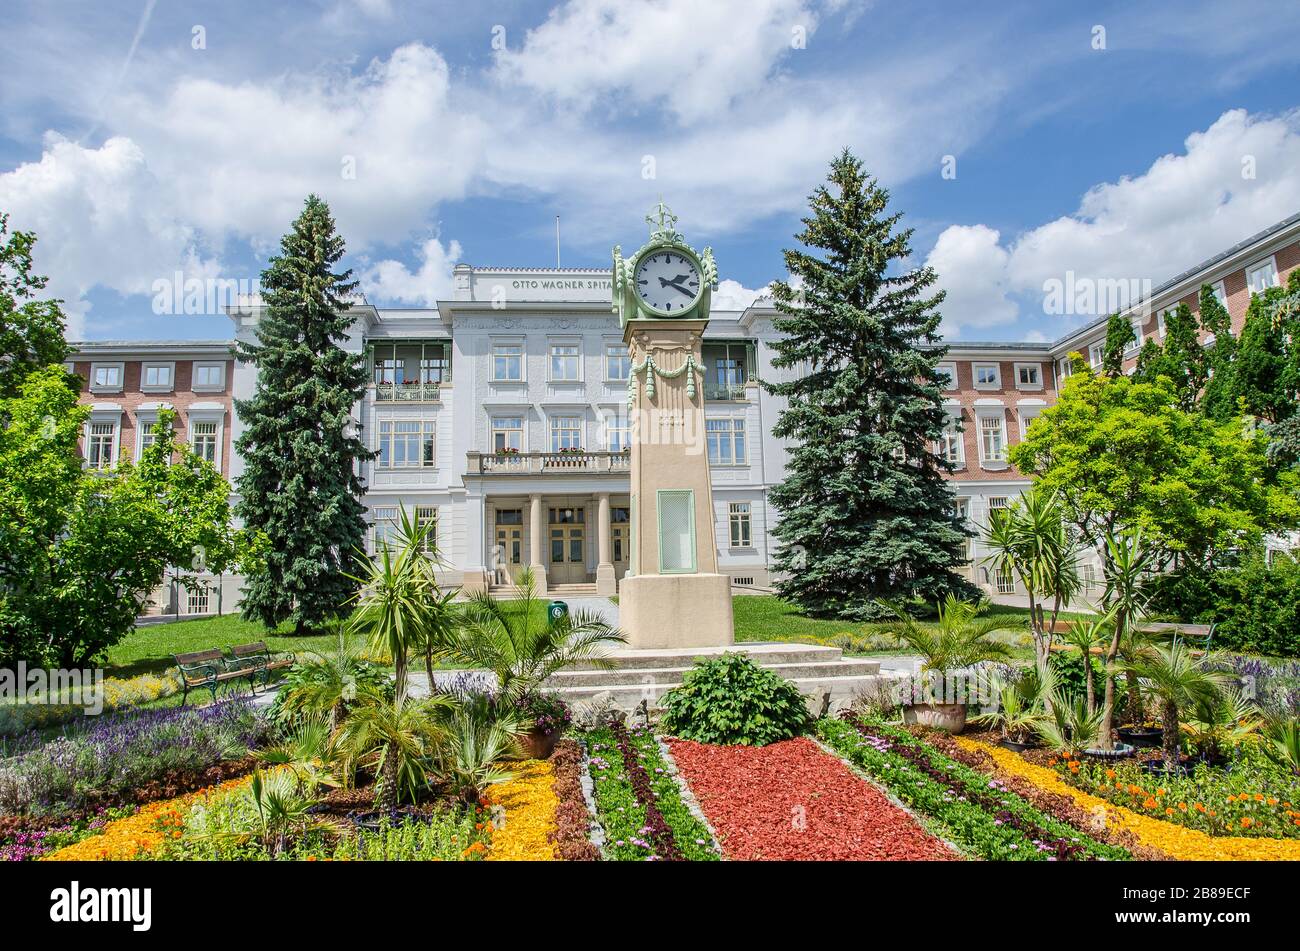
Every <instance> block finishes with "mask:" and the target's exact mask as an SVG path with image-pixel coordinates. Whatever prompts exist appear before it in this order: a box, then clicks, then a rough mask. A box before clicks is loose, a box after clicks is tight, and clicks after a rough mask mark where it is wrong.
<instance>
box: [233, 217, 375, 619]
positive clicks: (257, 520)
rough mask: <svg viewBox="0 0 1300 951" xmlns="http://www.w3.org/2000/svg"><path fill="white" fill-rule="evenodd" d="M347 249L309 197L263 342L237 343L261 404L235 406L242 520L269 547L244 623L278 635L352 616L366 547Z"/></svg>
mask: <svg viewBox="0 0 1300 951" xmlns="http://www.w3.org/2000/svg"><path fill="white" fill-rule="evenodd" d="M343 251H344V243H343V239H342V237H340V236H339V235H338V234H337V233H336V232H335V230H334V219H333V218H332V217H331V216H330V211H329V206H328V205H326V204H325V202H324V201H322V200H321V199H319V198H317V197H316V196H315V195H311V196H309V197H308V199H307V202H306V205H305V207H304V208H303V212H302V214H301V215H299V216H298V220H297V221H295V222H294V223H293V228H292V230H291V231H290V232H289V233H288V234H286V235H285V236H284V237H283V238H282V239H281V241H280V254H279V255H277V256H276V257H273V258H271V260H270V262H269V263H268V266H267V268H266V270H265V271H263V272H262V299H263V303H264V304H265V310H264V312H263V314H262V318H261V320H260V321H259V322H258V325H257V340H258V343H257V344H256V345H252V344H245V343H240V344H239V345H238V352H239V358H240V359H241V360H245V361H249V362H251V363H254V364H256V366H257V388H256V390H255V391H254V393H253V396H252V398H251V399H247V400H236V401H235V407H236V409H237V411H238V412H239V416H240V419H241V420H242V421H243V423H244V432H243V434H242V435H241V436H240V438H239V440H238V441H237V443H236V447H237V448H238V450H239V452H240V454H241V455H242V456H243V458H244V465H245V468H244V473H243V475H241V476H240V477H239V480H238V487H239V494H240V501H239V507H238V514H239V515H240V517H242V518H243V520H244V524H245V526H247V527H248V528H252V529H257V530H260V531H261V532H263V533H265V535H266V537H267V540H268V545H267V551H266V556H265V560H264V564H263V565H262V566H261V567H260V568H259V570H257V571H256V572H254V573H253V574H252V575H251V576H250V577H249V578H248V585H247V587H246V588H245V591H244V601H243V610H244V615H245V616H246V617H249V618H254V619H257V620H260V621H261V622H262V623H264V624H266V625H268V626H274V625H276V624H279V623H281V622H283V621H286V620H287V621H290V622H292V623H293V625H294V628H295V630H297V631H299V632H305V631H308V630H312V629H315V628H317V627H319V626H320V624H321V623H322V622H323V621H324V620H325V619H327V618H329V617H331V616H335V615H337V614H339V613H340V612H341V610H343V605H344V603H345V602H346V601H347V599H348V598H349V597H350V596H351V595H352V593H353V592H354V590H355V584H354V582H352V581H351V580H350V579H349V578H348V574H350V573H352V562H353V557H354V553H355V551H356V550H357V549H358V548H359V547H360V546H361V545H362V543H363V542H364V539H365V521H364V518H363V512H364V508H363V506H362V504H361V501H360V498H361V495H362V493H363V492H364V487H363V485H362V483H361V480H360V479H359V478H358V476H357V463H358V461H360V460H362V459H366V458H368V457H369V455H370V454H369V453H368V452H367V450H366V448H365V446H364V445H363V444H362V443H361V441H360V439H359V438H358V437H357V435H356V433H355V432H354V427H353V425H352V409H353V406H354V405H355V404H356V402H357V401H358V400H359V399H361V396H362V393H363V391H364V389H365V384H366V371H365V364H364V360H363V358H362V357H361V356H359V355H357V354H354V353H349V352H348V351H346V350H344V349H343V348H342V347H341V346H340V343H341V342H342V341H343V340H344V339H345V337H346V336H347V332H348V328H349V325H350V324H351V322H352V318H350V317H349V316H347V314H346V311H347V308H348V297H349V295H350V294H351V293H352V292H353V291H354V290H355V289H356V286H357V285H356V282H355V281H353V280H352V279H351V277H352V272H351V271H350V270H349V271H341V272H337V271H335V270H334V267H335V265H336V264H337V263H338V262H339V260H340V259H341V258H342V257H343Z"/></svg>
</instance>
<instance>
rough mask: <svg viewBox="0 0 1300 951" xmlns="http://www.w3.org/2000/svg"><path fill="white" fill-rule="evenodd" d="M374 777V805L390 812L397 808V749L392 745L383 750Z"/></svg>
mask: <svg viewBox="0 0 1300 951" xmlns="http://www.w3.org/2000/svg"><path fill="white" fill-rule="evenodd" d="M376 779H377V782H376V787H377V788H376V789H375V807H376V808H378V809H380V810H381V811H383V812H392V811H393V810H395V809H396V808H397V751H396V750H394V749H393V748H392V746H389V747H387V748H385V750H384V754H383V761H382V762H381V763H380V765H379V775H378V777H376Z"/></svg>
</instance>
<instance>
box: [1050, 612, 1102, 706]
mask: <svg viewBox="0 0 1300 951" xmlns="http://www.w3.org/2000/svg"><path fill="white" fill-rule="evenodd" d="M1112 626H1113V623H1112V615H1111V614H1106V615H1103V616H1102V617H1099V618H1097V619H1096V620H1093V621H1076V622H1074V623H1073V624H1070V625H1069V626H1068V627H1067V628H1066V630H1065V633H1064V634H1063V635H1062V636H1061V639H1062V640H1063V641H1065V642H1066V643H1067V644H1069V645H1070V646H1071V647H1073V648H1074V649H1075V650H1077V651H1078V652H1079V654H1080V655H1081V656H1082V657H1083V683H1084V699H1085V702H1086V703H1087V706H1088V712H1089V713H1092V712H1093V711H1094V710H1096V709H1097V696H1096V690H1095V688H1094V686H1093V678H1092V651H1093V649H1094V648H1097V647H1101V646H1102V645H1103V644H1105V643H1107V642H1108V641H1109V640H1110V637H1111V635H1112V633H1113V631H1112Z"/></svg>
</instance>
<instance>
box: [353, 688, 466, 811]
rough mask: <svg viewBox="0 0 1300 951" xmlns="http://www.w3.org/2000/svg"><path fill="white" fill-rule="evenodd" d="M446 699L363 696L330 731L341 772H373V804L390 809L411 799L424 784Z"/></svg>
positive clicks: (441, 738)
mask: <svg viewBox="0 0 1300 951" xmlns="http://www.w3.org/2000/svg"><path fill="white" fill-rule="evenodd" d="M452 706H453V704H452V701H451V700H450V699H449V698H447V697H432V698H430V699H428V700H412V699H411V698H409V697H405V698H402V697H399V698H398V699H396V700H394V701H393V702H391V703H389V702H388V701H386V700H384V699H383V698H381V697H377V696H374V695H369V694H367V695H366V696H364V697H362V699H361V702H360V703H358V704H357V706H356V707H355V708H354V709H353V710H351V711H350V712H349V713H348V718H347V719H346V720H345V721H344V722H343V725H342V726H341V727H340V728H339V731H338V733H337V734H336V735H335V744H336V748H337V750H338V752H339V755H340V765H341V766H342V768H343V772H344V775H345V776H346V777H347V778H348V779H350V778H351V777H352V776H353V775H355V773H356V770H357V768H358V767H359V766H360V767H365V768H366V769H369V770H371V771H372V772H373V773H374V776H375V807H376V808H377V809H385V810H392V809H395V808H396V807H397V804H398V802H400V801H402V800H407V801H414V800H415V798H416V797H417V796H418V795H419V794H420V792H421V791H422V790H423V789H424V787H425V786H426V785H427V783H428V766H429V764H430V762H431V761H432V758H433V756H434V755H435V753H436V751H437V748H438V746H439V744H441V743H442V742H444V741H445V738H446V730H445V728H444V727H443V726H442V725H441V723H440V722H439V719H440V716H439V715H440V714H444V713H445V712H447V711H448V710H450V709H451V708H452Z"/></svg>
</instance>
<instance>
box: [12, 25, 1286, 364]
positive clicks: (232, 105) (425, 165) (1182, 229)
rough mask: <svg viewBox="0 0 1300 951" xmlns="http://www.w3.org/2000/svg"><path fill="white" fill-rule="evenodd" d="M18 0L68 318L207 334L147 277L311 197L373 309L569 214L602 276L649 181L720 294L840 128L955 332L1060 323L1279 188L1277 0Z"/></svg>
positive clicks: (744, 271) (536, 248) (549, 235)
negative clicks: (887, 198) (1098, 287)
mask: <svg viewBox="0 0 1300 951" xmlns="http://www.w3.org/2000/svg"><path fill="white" fill-rule="evenodd" d="M8 6H9V8H10V9H9V10H8V11H7V14H6V30H5V31H4V33H3V35H0V59H3V60H4V61H5V62H6V63H7V64H8V65H7V66H6V69H5V70H4V74H3V78H2V79H0V101H2V102H3V110H2V112H0V210H7V211H9V212H10V213H11V222H10V224H11V227H18V228H23V229H31V230H35V231H36V232H37V233H38V235H39V236H40V238H41V243H40V245H39V246H38V258H37V260H38V265H39V266H40V268H41V269H42V270H43V271H45V272H46V273H48V274H49V275H50V277H51V287H52V289H53V290H54V291H55V292H57V293H58V294H59V295H60V296H62V297H63V298H64V299H65V300H66V301H67V310H68V312H69V315H70V323H71V335H72V336H75V337H84V338H87V339H110V338H112V339H118V338H132V339H171V338H193V337H224V336H228V335H229V330H230V325H229V322H228V321H227V320H226V319H225V318H224V317H220V316H204V315H194V314H185V315H174V314H165V313H164V314H160V313H156V312H155V311H156V307H155V306H154V301H153V296H154V291H155V288H156V287H157V286H158V285H157V283H156V282H158V281H169V280H171V279H172V277H173V275H174V274H176V273H177V271H180V272H181V273H182V274H183V275H184V277H186V278H197V279H217V278H224V279H231V280H235V281H243V282H245V283H249V282H253V281H255V280H256V276H257V273H258V271H259V270H260V269H261V267H262V266H263V265H264V263H265V259H266V256H267V254H268V253H270V251H271V250H272V249H273V248H274V246H275V242H276V241H277V240H278V236H279V235H280V234H281V233H282V232H283V231H284V230H285V228H286V227H287V226H288V224H289V222H290V221H291V220H292V218H293V217H294V215H295V214H296V211H297V209H298V207H299V206H300V205H301V202H302V199H303V197H304V196H305V195H306V194H307V193H308V192H309V191H316V192H318V193H320V194H321V195H323V196H324V197H325V198H326V199H327V200H329V201H330V203H331V206H332V207H333V208H334V210H335V213H336V217H337V218H338V221H339V225H340V228H341V230H342V232H343V234H344V236H345V237H346V238H347V240H348V246H349V252H350V254H349V263H350V264H351V265H352V266H353V267H354V268H355V270H356V271H357V273H358V275H359V276H360V278H361V280H362V282H363V286H364V289H365V291H366V293H367V296H368V298H369V299H370V300H371V301H372V302H375V303H379V304H392V305H401V306H421V305H425V304H428V303H430V302H432V301H434V300H437V299H438V298H439V297H446V296H448V295H449V293H450V290H449V287H450V268H451V265H452V264H453V263H454V262H455V261H458V260H463V261H468V262H470V263H473V264H506V265H527V266H548V265H552V264H554V257H555V252H554V230H553V229H554V218H555V215H557V214H558V215H560V216H561V219H562V235H563V244H562V258H561V260H562V263H563V264H564V265H566V266H583V265H599V266H604V265H605V264H606V263H607V262H608V256H609V248H610V246H611V245H612V244H614V243H616V242H618V243H622V244H623V245H624V246H625V247H628V246H635V245H636V244H639V242H640V239H641V238H642V236H643V234H644V225H643V224H642V216H643V215H644V214H645V212H646V210H647V209H648V206H650V205H651V204H653V202H654V201H655V200H656V199H657V198H658V197H659V196H660V195H662V196H663V198H664V199H665V200H666V201H667V202H668V203H669V204H670V205H671V206H672V207H673V208H674V210H675V211H676V212H677V213H678V214H679V215H680V218H681V221H680V226H681V227H682V229H683V230H684V231H685V232H686V233H687V235H688V237H689V238H690V239H691V240H692V242H693V243H694V244H696V245H697V246H703V245H705V244H708V245H712V246H713V248H714V250H715V253H716V255H717V258H718V261H719V267H720V271H721V275H722V278H723V281H724V283H723V286H722V288H721V290H720V293H719V295H718V297H719V299H720V300H725V301H728V302H731V303H733V304H735V305H738V306H741V305H743V304H744V303H746V302H747V301H748V300H750V299H752V297H753V295H754V294H755V293H757V292H758V290H759V289H761V288H762V287H763V286H764V285H765V284H766V283H767V282H768V281H770V280H772V279H773V278H775V277H779V276H783V274H784V269H783V266H782V259H781V249H782V248H784V247H787V246H789V245H790V243H791V240H792V235H793V234H794V233H795V232H796V231H797V230H798V227H799V225H798V218H799V215H800V213H801V211H802V209H803V207H804V205H805V201H806V196H807V194H808V193H809V191H810V190H811V189H812V188H813V187H814V186H815V185H816V184H817V182H818V181H819V180H820V179H821V178H822V177H823V176H824V173H825V169H826V164H827V162H828V161H829V159H830V158H831V156H832V155H833V154H834V153H835V152H836V151H838V149H839V148H841V147H843V146H845V145H847V146H849V147H851V148H852V149H853V150H854V151H855V152H856V153H857V154H858V155H859V156H861V157H862V158H863V160H864V161H865V162H866V164H867V166H868V167H869V169H871V170H872V171H873V173H874V174H876V175H877V176H878V177H879V178H880V179H881V181H882V182H883V183H884V184H886V185H887V186H888V187H889V188H890V189H891V190H892V193H893V200H894V204H895V207H896V208H897V209H898V210H901V211H903V212H904V213H905V215H906V221H907V223H908V224H910V225H912V226H913V227H915V228H916V237H915V241H914V252H915V254H914V262H915V263H918V264H920V263H926V262H928V263H930V264H931V265H933V266H934V267H935V268H936V269H937V270H938V271H939V273H940V278H941V281H942V283H943V285H944V286H945V287H946V289H947V290H948V292H949V300H948V301H947V303H946V304H945V306H944V315H945V330H946V332H947V333H948V334H949V336H950V337H952V338H954V339H1054V338H1056V337H1058V336H1060V335H1061V334H1062V333H1064V332H1065V331H1066V330H1068V329H1069V328H1070V327H1072V326H1074V325H1076V324H1077V323H1078V322H1080V321H1083V320H1086V319H1087V318H1088V316H1089V315H1087V314H1069V315H1056V314H1046V313H1044V308H1043V298H1044V294H1043V287H1044V282H1047V281H1051V280H1057V279H1063V278H1064V277H1065V274H1066V272H1067V271H1073V272H1074V274H1075V275H1076V277H1082V278H1094V279H1106V280H1111V279H1115V278H1123V279H1130V280H1138V281H1149V282H1151V283H1158V282H1159V281H1160V280H1162V279H1164V278H1166V277H1169V276H1171V275H1173V274H1175V273H1178V272H1180V271H1182V270H1184V269H1185V268H1187V267H1189V266H1190V265H1192V264H1194V263H1196V262H1198V261H1200V260H1201V259H1203V258H1206V257H1208V256H1210V255H1212V254H1214V253H1215V252H1216V251H1218V250H1220V249H1222V248H1224V247H1227V246H1228V245H1230V244H1233V243H1235V242H1236V241H1238V240H1240V239H1241V238H1243V237H1246V236H1247V235H1249V234H1251V233H1253V232H1255V231H1258V230H1259V229H1261V228H1264V227H1266V226H1268V225H1269V224H1272V223H1273V222H1275V221H1278V220H1280V219H1282V218H1284V217H1286V216H1288V215H1290V214H1292V213H1294V212H1295V211H1297V210H1300V111H1298V109H1300V101H1297V90H1300V45H1297V44H1296V43H1295V42H1294V37H1295V36H1296V35H1297V34H1298V33H1300V6H1297V5H1295V4H1290V5H1282V4H1276V3H1272V4H1270V3H1254V2H1248V0H1247V2H1236V3H1233V4H1223V3H1212V2H1202V3H1197V2H1186V3H1178V4H1173V3H1155V2H1148V3H1141V4H1133V3H1131V2H1126V3H1113V4H1107V3H1094V4H1088V5H1087V7H1088V9H1087V10H1083V9H1081V8H1082V7H1083V6H1084V5H1081V4H1075V3H1069V4H1067V3H1045V2H1023V3H1016V2H1009V3H1000V4H997V5H996V6H993V5H986V4H970V3H885V2H879V3H869V2H855V0H709V2H707V3H701V2H700V0H647V2H644V3H633V2H630V0H623V2H613V0H565V2H560V3H556V4H554V5H546V4H541V3H524V2H515V3H492V2H485V3H479V4H465V3H463V2H461V3H442V2H419V3H417V2H406V0H299V2H297V3H294V4H270V3H266V2H264V0H262V2H256V3H254V2H244V0H227V2H223V3H206V4H200V3H181V2H168V0H158V2H156V3H153V2H145V0H130V2H125V0H123V2H116V0H93V2H92V0H87V2H64V0H10V3H9V4H8ZM986 7H987V9H985V8H986ZM946 157H950V158H947V159H946ZM945 162H947V164H946V165H945ZM650 167H652V168H653V175H648V174H647V171H646V170H647V169H648V168H650ZM945 167H947V168H950V169H951V168H953V167H955V176H952V175H950V176H948V177H945V175H944V174H943V170H944V169H945ZM715 306H717V303H715Z"/></svg>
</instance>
